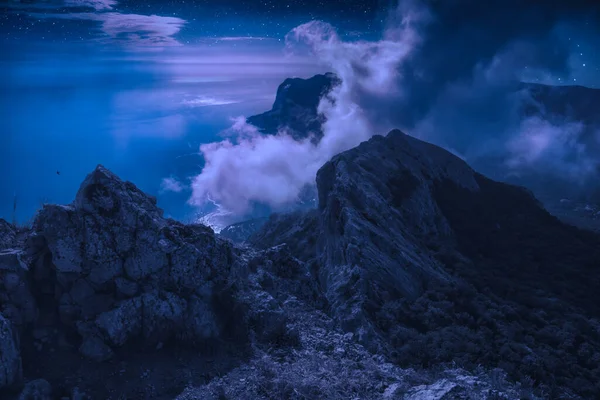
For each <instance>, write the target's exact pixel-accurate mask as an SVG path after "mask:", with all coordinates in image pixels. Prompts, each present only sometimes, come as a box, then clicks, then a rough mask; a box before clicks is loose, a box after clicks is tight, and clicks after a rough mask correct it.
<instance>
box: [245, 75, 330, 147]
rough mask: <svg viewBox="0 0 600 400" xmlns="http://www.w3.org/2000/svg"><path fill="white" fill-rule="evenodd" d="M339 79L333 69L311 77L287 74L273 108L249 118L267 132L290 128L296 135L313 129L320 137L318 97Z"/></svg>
mask: <svg viewBox="0 0 600 400" xmlns="http://www.w3.org/2000/svg"><path fill="white" fill-rule="evenodd" d="M339 82H340V81H339V78H337V76H336V75H335V74H332V73H327V74H324V75H315V76H313V77H312V78H309V79H300V78H288V79H286V80H285V81H283V83H282V84H281V85H279V88H278V89H277V96H276V97H275V102H274V103H273V107H272V109H271V110H269V111H267V112H265V113H263V114H259V115H255V116H252V117H249V118H248V119H247V121H248V123H250V124H252V125H254V126H256V127H258V128H259V130H260V132H262V133H265V134H270V135H272V134H276V133H277V132H278V131H279V130H280V129H282V128H287V129H289V133H290V134H291V135H292V136H293V137H294V138H296V139H303V138H306V137H308V135H309V134H311V133H312V134H314V135H315V138H316V140H319V139H320V138H321V137H322V136H323V132H322V130H321V125H322V124H323V122H324V120H323V116H322V115H319V114H318V112H317V107H318V106H319V101H320V99H321V97H322V96H323V95H326V94H327V93H328V92H329V91H330V90H331V89H332V88H333V87H334V86H335V85H336V84H338V83H339Z"/></svg>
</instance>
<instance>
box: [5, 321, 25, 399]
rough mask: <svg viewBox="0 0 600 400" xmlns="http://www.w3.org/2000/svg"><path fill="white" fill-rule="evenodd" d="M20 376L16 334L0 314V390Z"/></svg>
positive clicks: (15, 381)
mask: <svg viewBox="0 0 600 400" xmlns="http://www.w3.org/2000/svg"><path fill="white" fill-rule="evenodd" d="M21 377H22V366H21V353H20V350H19V341H18V336H17V334H16V332H14V331H13V328H12V326H11V323H10V321H9V320H8V319H6V318H5V317H4V316H3V315H2V314H0V390H2V389H5V388H8V387H11V386H13V385H15V384H17V383H19V381H20V380H21Z"/></svg>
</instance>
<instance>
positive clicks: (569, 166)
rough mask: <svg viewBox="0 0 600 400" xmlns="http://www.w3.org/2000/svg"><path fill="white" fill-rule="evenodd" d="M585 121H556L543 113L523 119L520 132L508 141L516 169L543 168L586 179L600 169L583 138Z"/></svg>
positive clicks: (512, 161) (561, 174) (509, 163)
mask: <svg viewBox="0 0 600 400" xmlns="http://www.w3.org/2000/svg"><path fill="white" fill-rule="evenodd" d="M584 128H585V127H584V125H583V124H582V123H581V122H569V121H566V122H564V123H562V124H560V125H557V124H553V123H551V122H549V121H546V120H544V119H542V118H540V117H530V118H527V119H525V120H523V121H522V122H521V126H520V129H519V132H518V134H517V135H516V136H515V137H514V138H513V139H512V140H510V141H509V142H508V144H507V147H508V151H509V153H510V158H509V159H508V161H507V165H508V166H509V167H510V168H512V169H516V170H519V169H523V168H533V169H536V168H542V169H543V170H545V171H548V170H553V171H552V172H555V173H557V174H558V175H560V176H564V177H568V178H571V179H573V180H575V181H579V180H584V179H585V178H587V177H588V176H589V174H590V173H593V172H595V171H596V169H597V161H596V160H595V159H593V158H591V157H590V156H589V155H588V154H587V152H586V146H585V145H584V144H583V143H580V142H579V139H580V137H581V133H582V131H583V129H584Z"/></svg>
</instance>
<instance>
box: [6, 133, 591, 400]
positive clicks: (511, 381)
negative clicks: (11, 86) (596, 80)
mask: <svg viewBox="0 0 600 400" xmlns="http://www.w3.org/2000/svg"><path fill="white" fill-rule="evenodd" d="M317 187H318V208H317V209H313V210H308V211H300V212H295V213H291V214H286V215H273V216H271V217H270V218H269V219H268V220H267V221H263V222H264V224H263V225H262V227H261V229H260V230H259V231H258V232H256V233H255V234H253V235H252V236H251V237H250V238H249V239H248V240H247V241H246V243H245V244H243V245H236V244H234V243H232V242H231V241H229V240H226V239H223V238H221V237H219V236H216V235H215V234H214V232H213V231H212V230H211V229H210V228H207V227H205V226H202V225H184V224H181V223H179V222H177V221H173V220H170V219H165V218H164V217H163V215H162V211H161V209H160V208H159V207H158V206H157V204H156V201H155V199H154V198H152V197H151V196H148V195H146V194H144V193H143V192H141V191H140V190H139V189H137V187H136V186H135V185H134V184H132V183H130V182H125V181H122V180H121V179H119V178H118V177H117V176H115V175H114V174H112V173H111V172H110V171H108V170H107V169H105V168H103V167H102V166H98V168H96V169H95V170H94V171H93V172H92V173H91V174H90V175H89V176H88V177H87V178H86V179H85V181H84V182H83V183H82V185H81V188H80V190H79V191H78V193H77V195H76V198H75V200H74V202H73V203H72V204H69V205H65V206H59V205H47V206H44V208H43V209H42V210H40V211H39V213H38V214H37V215H36V217H35V220H34V223H33V226H32V227H31V229H29V230H18V229H16V228H15V227H13V226H11V225H10V224H8V223H6V222H5V221H0V222H1V223H0V229H2V241H1V243H2V248H0V339H2V340H1V342H0V343H1V344H0V390H2V392H0V394H1V395H2V396H4V397H6V398H11V396H14V397H15V398H16V396H17V394H18V393H19V391H21V390H22V392H21V393H22V398H40V399H49V398H52V396H53V397H57V398H64V397H67V398H71V399H82V398H102V399H109V398H111V399H117V398H157V399H158V398H160V399H164V398H176V397H177V398H179V399H181V400H187V399H218V398H221V399H223V398H226V399H227V398H228V399H240V398H242V399H244V398H248V399H250V398H251V399H281V398H326V399H342V398H365V399H396V398H397V399H439V400H441V399H497V398H505V399H519V398H523V397H525V398H561V397H562V398H594V396H595V395H596V394H597V393H600V386H598V382H600V369H599V368H598V365H599V363H598V360H600V325H599V324H598V322H597V318H598V316H599V313H600V310H599V309H598V307H599V306H598V305H599V304H600V302H599V300H600V299H599V298H598V293H599V291H598V288H599V287H600V273H599V268H600V264H599V261H600V237H599V236H597V235H595V234H592V233H590V232H586V231H580V230H578V229H576V228H573V227H570V226H567V225H564V224H563V223H561V222H560V221H559V220H557V219H556V218H554V217H552V216H551V215H550V214H548V213H547V212H546V211H545V210H544V209H543V208H542V207H541V206H540V205H539V203H538V202H537V200H536V199H535V198H534V197H533V196H532V195H531V193H530V192H528V191H527V190H525V189H523V188H520V187H516V186H511V185H507V184H503V183H498V182H494V181H492V180H489V179H487V178H485V177H484V176H482V175H480V174H478V173H476V172H475V171H474V170H473V169H471V168H470V167H469V166H468V165H467V164H466V163H465V162H464V161H462V160H461V159H459V158H457V157H455V156H453V155H452V154H450V153H449V152H447V151H445V150H443V149H441V148H439V147H436V146H433V145H431V144H428V143H425V142H422V141H419V140H417V139H415V138H412V137H410V136H408V135H405V134H404V133H402V132H400V131H397V130H395V131H392V132H390V133H389V134H388V135H387V136H385V137H384V136H375V137H373V138H372V139H370V140H369V141H367V142H364V143H362V144H361V145H359V146H358V147H356V148H354V149H351V150H349V151H346V152H344V153H341V154H339V155H337V156H335V157H333V158H332V159H331V160H330V161H329V162H328V163H326V164H325V165H324V166H323V167H322V168H321V169H320V170H319V172H318V175H317ZM23 385H25V386H24V388H23ZM35 396H37V397H35ZM4 397H3V398H4Z"/></svg>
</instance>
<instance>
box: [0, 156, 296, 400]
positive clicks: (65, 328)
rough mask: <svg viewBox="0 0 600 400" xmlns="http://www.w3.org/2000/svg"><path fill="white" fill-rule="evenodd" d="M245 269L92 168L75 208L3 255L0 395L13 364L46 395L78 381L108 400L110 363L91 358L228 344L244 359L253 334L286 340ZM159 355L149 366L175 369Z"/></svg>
mask: <svg viewBox="0 0 600 400" xmlns="http://www.w3.org/2000/svg"><path fill="white" fill-rule="evenodd" d="M7 226H8V228H7V231H8V232H9V233H10V232H12V231H13V230H12V229H11V227H10V226H9V225H7ZM9 239H10V237H9ZM5 242H6V244H7V245H10V246H15V245H18V244H19V243H18V242H17V241H14V240H12V239H11V240H8V241H5ZM245 269H247V265H246V264H245V261H243V260H242V258H241V250H239V249H236V248H235V247H234V246H233V245H232V244H231V243H230V242H229V241H227V240H223V239H220V238H219V237H217V236H216V235H215V234H214V232H213V231H212V230H211V229H210V228H208V227H205V226H202V225H183V224H181V223H179V222H176V221H173V220H169V219H165V218H163V214H162V210H161V209H160V208H158V207H157V205H156V200H155V199H154V198H152V197H151V196H148V195H146V194H144V193H143V192H141V191H140V190H139V189H137V188H136V187H135V185H133V184H132V183H130V182H124V181H122V180H120V179H119V178H118V177H117V176H115V175H114V174H112V173H111V172H110V171H108V170H107V169H105V168H103V167H102V166H98V168H96V170H94V171H93V172H92V173H91V174H90V175H89V176H88V177H87V178H86V180H85V181H84V182H83V183H82V185H81V188H80V190H79V191H78V193H77V196H76V199H75V201H74V202H73V203H72V204H70V205H66V206H59V205H46V206H44V208H43V209H42V210H40V211H39V212H38V214H37V216H36V218H35V220H34V223H33V227H32V229H31V231H29V232H27V235H26V241H25V243H24V245H23V248H5V249H2V250H0V311H1V312H2V314H1V315H2V317H1V319H0V327H1V329H0V331H1V335H2V339H3V340H2V345H1V346H2V353H1V362H2V367H3V368H1V372H2V375H1V376H0V390H1V389H6V390H9V389H12V388H15V387H18V386H19V384H22V383H23V381H21V364H23V370H24V371H25V381H27V380H29V379H32V378H34V379H35V378H38V377H42V378H45V379H47V380H49V381H50V384H51V385H52V387H53V388H56V387H59V388H60V389H56V390H55V391H54V392H53V393H52V395H53V396H54V395H56V391H57V390H58V391H61V392H64V391H65V390H67V389H69V388H68V387H67V386H68V385H70V384H72V383H73V382H69V381H70V380H75V381H79V380H81V379H84V383H83V385H82V386H83V389H84V390H91V391H92V392H94V393H95V395H96V396H98V398H108V397H110V396H112V395H114V394H115V393H111V391H110V390H108V391H107V390H100V389H99V387H102V386H105V387H106V386H108V385H107V383H106V382H103V380H105V379H107V377H106V376H105V374H106V373H108V371H109V370H110V369H113V370H114V368H117V367H98V368H96V370H95V371H93V372H91V373H90V368H93V367H91V365H93V364H94V363H98V362H110V363H112V364H115V363H119V362H123V361H124V360H125V362H128V361H127V360H130V359H132V358H133V359H135V357H138V356H136V355H135V354H136V353H138V354H140V355H143V354H152V353H153V352H155V351H160V350H161V349H162V348H163V347H168V348H169V352H178V350H174V349H173V346H177V347H182V348H185V347H186V346H187V347H189V348H190V349H192V350H191V351H192V352H195V353H196V354H197V357H198V359H202V358H203V357H214V355H215V354H224V353H226V352H227V351H229V350H228V349H231V351H233V352H234V353H237V355H236V356H235V359H236V360H242V359H243V354H244V352H246V349H247V348H248V346H249V344H250V339H251V338H256V340H255V341H256V342H261V341H265V342H271V341H277V340H279V339H280V337H281V336H285V335H287V316H286V315H285V314H284V313H283V312H281V310H280V309H279V307H278V304H277V302H274V301H273V300H272V296H271V295H270V294H269V293H268V292H267V291H265V290H263V289H262V288H261V287H260V286H256V287H249V286H248V285H246V284H244V282H242V281H241V280H242V279H243V276H244V274H243V271H244V270H245ZM19 342H20V344H19ZM207 354H208V355H207ZM82 357H83V359H82ZM164 357H165V354H164V353H163V354H162V355H160V356H158V357H156V358H157V359H156V360H154V361H152V362H149V363H148V365H157V364H161V363H162V364H164V365H165V367H168V365H170V364H172V362H177V361H176V360H168V359H164ZM161 358H162V360H161ZM221 358H222V361H220V363H222V364H228V363H229V362H228V361H226V360H227V357H226V355H222V357H221ZM232 358H233V356H232ZM158 360H160V362H158ZM61 368H64V369H63V370H61ZM219 368H220V367H219ZM207 369H209V368H206V367H205V368H200V369H197V372H198V374H203V373H205V372H206V370H207ZM210 369H212V367H211V368H210ZM124 371H125V370H124ZM113 372H114V371H113ZM40 374H41V376H40ZM86 374H87V375H88V376H85V375H86ZM124 378H125V377H124ZM34 386H35V387H37V386H39V385H37V383H36V384H35V385H33V384H31V385H28V386H27V388H29V389H27V388H26V390H33V389H31V388H33V387H34ZM180 388H181V387H180ZM44 390H45V389H44ZM114 390H129V389H127V388H122V387H121V388H119V387H118V384H116V386H115V388H114V389H113V391H114ZM161 390H164V388H156V392H155V393H154V394H155V395H160V391H161ZM169 390H173V389H172V388H169ZM175 390H177V389H175ZM27 396H29V397H27ZM27 396H26V398H30V397H31V396H30V395H27ZM130 396H132V394H131V393H130V394H129V395H127V397H130Z"/></svg>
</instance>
